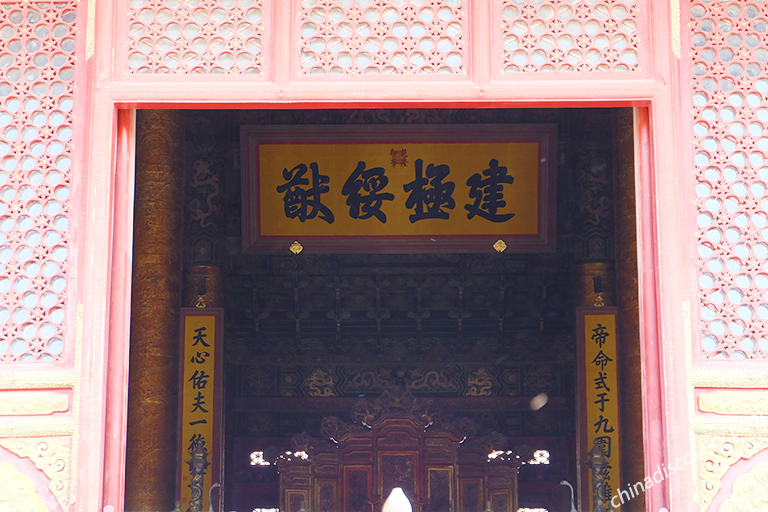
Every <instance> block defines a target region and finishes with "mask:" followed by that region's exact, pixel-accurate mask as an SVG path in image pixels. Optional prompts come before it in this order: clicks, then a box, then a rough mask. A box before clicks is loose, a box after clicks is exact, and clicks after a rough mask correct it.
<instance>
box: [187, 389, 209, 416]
mask: <svg viewBox="0 0 768 512" xmlns="http://www.w3.org/2000/svg"><path fill="white" fill-rule="evenodd" d="M204 405H205V397H204V396H203V394H202V393H201V392H200V391H198V392H197V396H196V397H195V398H194V403H193V404H192V410H191V411H189V412H190V413H192V412H195V411H200V412H208V410H207V409H206V408H205V407H203V406H204Z"/></svg>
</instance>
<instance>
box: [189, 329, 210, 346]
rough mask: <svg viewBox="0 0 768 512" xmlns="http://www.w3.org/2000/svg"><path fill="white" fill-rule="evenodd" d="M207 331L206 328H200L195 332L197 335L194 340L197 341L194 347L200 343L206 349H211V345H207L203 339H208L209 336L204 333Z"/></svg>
mask: <svg viewBox="0 0 768 512" xmlns="http://www.w3.org/2000/svg"><path fill="white" fill-rule="evenodd" d="M205 330H206V328H205V327H200V328H199V329H195V332H196V333H197V334H195V336H194V338H192V339H194V340H195V342H194V343H193V344H192V346H193V347H194V346H196V345H197V344H198V343H200V344H201V345H202V346H204V347H208V348H211V346H210V345H209V344H207V343H206V342H205V340H204V339H203V338H207V337H208V335H207V334H205V333H204V332H203V331H205Z"/></svg>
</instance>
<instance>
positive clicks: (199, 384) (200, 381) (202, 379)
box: [187, 370, 211, 389]
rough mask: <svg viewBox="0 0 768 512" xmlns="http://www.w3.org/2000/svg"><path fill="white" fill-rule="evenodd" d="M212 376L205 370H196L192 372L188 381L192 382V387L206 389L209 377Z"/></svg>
mask: <svg viewBox="0 0 768 512" xmlns="http://www.w3.org/2000/svg"><path fill="white" fill-rule="evenodd" d="M210 377H211V376H210V375H208V374H207V373H205V370H203V371H199V370H195V373H193V374H192V376H191V377H190V378H189V380H188V381H187V382H191V383H192V389H205V386H207V385H208V379H209V378H210Z"/></svg>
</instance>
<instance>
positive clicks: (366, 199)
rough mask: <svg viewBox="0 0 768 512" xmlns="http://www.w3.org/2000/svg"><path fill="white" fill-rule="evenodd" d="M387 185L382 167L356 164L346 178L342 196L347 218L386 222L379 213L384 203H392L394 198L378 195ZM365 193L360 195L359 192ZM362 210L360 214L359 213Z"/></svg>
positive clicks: (382, 214)
mask: <svg viewBox="0 0 768 512" xmlns="http://www.w3.org/2000/svg"><path fill="white" fill-rule="evenodd" d="M388 183H389V178H387V177H386V176H385V175H384V168H383V167H371V168H370V169H366V168H365V162H362V161H361V162H358V163H357V167H356V168H355V170H354V172H353V173H352V174H351V175H350V176H349V178H347V181H346V183H344V187H342V189H341V193H342V195H345V196H349V197H347V206H349V216H350V217H352V218H353V219H370V218H371V217H376V218H377V219H379V221H381V223H386V222H387V215H386V214H385V213H384V212H383V211H381V205H382V203H383V202H384V201H392V200H393V199H394V198H395V196H394V195H392V194H390V193H387V192H385V193H380V192H381V191H382V190H384V187H386V186H387V184H388ZM361 190H364V191H365V192H367V194H365V195H361V194H360V191H361ZM361 210H362V213H361Z"/></svg>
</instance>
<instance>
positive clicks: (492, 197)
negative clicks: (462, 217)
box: [464, 158, 515, 222]
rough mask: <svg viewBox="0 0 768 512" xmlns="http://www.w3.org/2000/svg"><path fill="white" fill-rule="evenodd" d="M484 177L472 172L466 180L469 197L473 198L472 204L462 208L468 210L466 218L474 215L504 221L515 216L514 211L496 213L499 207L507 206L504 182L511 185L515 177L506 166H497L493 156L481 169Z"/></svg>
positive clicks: (497, 162)
mask: <svg viewBox="0 0 768 512" xmlns="http://www.w3.org/2000/svg"><path fill="white" fill-rule="evenodd" d="M483 174H484V175H485V176H486V178H483V177H482V176H481V175H480V173H477V174H473V175H472V176H470V177H469V179H468V180H467V185H468V186H469V187H471V188H470V190H469V197H470V198H473V199H474V200H475V202H474V203H473V204H467V205H465V206H464V208H465V209H466V210H467V211H468V212H469V213H468V214H467V219H471V218H473V217H474V216H475V215H479V216H480V217H482V218H484V219H487V220H489V221H491V222H504V221H507V220H509V219H511V218H512V217H514V216H515V214H514V213H504V214H499V213H497V212H498V211H499V209H501V208H504V207H505V206H507V202H506V201H504V183H507V184H509V185H511V184H512V183H513V182H514V181H515V179H514V178H513V177H512V176H509V175H508V174H507V168H506V167H499V161H498V160H496V159H495V158H494V159H492V160H491V161H490V163H489V167H488V169H486V170H484V171H483Z"/></svg>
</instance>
